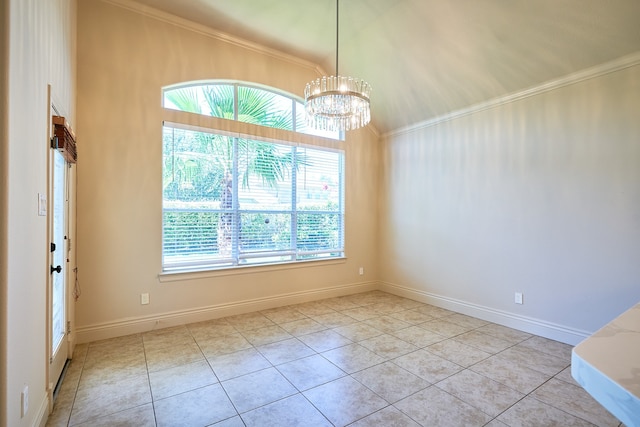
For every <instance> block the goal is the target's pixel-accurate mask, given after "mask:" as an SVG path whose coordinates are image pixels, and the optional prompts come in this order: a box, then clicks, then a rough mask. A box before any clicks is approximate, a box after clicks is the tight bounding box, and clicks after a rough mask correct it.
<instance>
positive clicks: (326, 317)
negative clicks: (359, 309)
mask: <svg viewBox="0 0 640 427" xmlns="http://www.w3.org/2000/svg"><path fill="white" fill-rule="evenodd" d="M312 318H313V320H315V321H316V322H318V323H320V324H322V325H324V326H326V327H327V328H338V327H340V326H347V325H351V324H353V323H356V322H357V320H356V319H354V318H353V317H350V316H347V315H346V314H342V313H339V312H335V313H327V314H320V315H318V316H312Z"/></svg>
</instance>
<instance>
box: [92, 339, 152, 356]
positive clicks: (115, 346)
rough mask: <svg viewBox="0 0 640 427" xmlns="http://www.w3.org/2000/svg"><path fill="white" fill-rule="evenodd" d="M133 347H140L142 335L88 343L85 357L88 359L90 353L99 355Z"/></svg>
mask: <svg viewBox="0 0 640 427" xmlns="http://www.w3.org/2000/svg"><path fill="white" fill-rule="evenodd" d="M135 346H138V348H139V347H140V346H142V334H131V335H125V336H122V337H116V338H109V339H106V340H100V341H93V342H91V343H89V348H88V349H87V357H89V356H90V354H91V353H95V354H98V355H99V354H104V353H109V352H110V351H119V350H122V349H124V348H128V347H135Z"/></svg>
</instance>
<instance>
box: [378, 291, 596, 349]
mask: <svg viewBox="0 0 640 427" xmlns="http://www.w3.org/2000/svg"><path fill="white" fill-rule="evenodd" d="M379 289H380V290H381V291H384V292H388V293H390V294H394V295H398V296H402V297H406V298H410V299H412V300H416V301H420V302H424V303H427V304H431V305H435V306H436V307H441V308H445V309H447V310H451V311H455V312H457V313H462V314H466V315H467V316H473V317H477V318H479V319H482V320H486V321H488V322H493V323H497V324H499V325H502V326H507V327H509V328H513V329H517V330H520V331H524V332H528V333H530V334H534V335H538V336H541V337H544V338H549V339H552V340H555V341H560V342H563V343H566V344H570V345H576V344H578V343H579V342H581V341H582V340H584V339H585V338H587V337H589V336H590V335H591V333H590V332H587V331H582V330H578V329H572V328H568V327H566V326H562V325H558V324H555V323H551V322H545V321H543V320H539V319H534V318H531V317H526V316H520V315H517V314H514V313H509V312H506V311H502V310H496V309H493V308H490V307H484V306H481V305H477V304H472V303H469V302H466V301H461V300H457V299H454V298H449V297H444V296H441V295H436V294H432V293H429V292H425V291H421V290H417V289H413V288H408V287H405V286H400V285H397V284H394V283H388V282H380V287H379Z"/></svg>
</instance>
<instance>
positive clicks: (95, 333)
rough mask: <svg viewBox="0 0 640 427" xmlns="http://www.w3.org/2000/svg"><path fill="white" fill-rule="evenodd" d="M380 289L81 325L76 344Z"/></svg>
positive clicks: (369, 286)
mask: <svg viewBox="0 0 640 427" xmlns="http://www.w3.org/2000/svg"><path fill="white" fill-rule="evenodd" d="M376 289H378V282H375V281H372V282H361V283H353V284H349V285H342V286H335V287H330V288H322V289H315V290H311V291H302V292H293V293H288V294H281V295H275V296H270V297H264V298H255V299H251V300H244V301H236V302H231V303H226V304H217V305H212V306H208V307H199V308H195V309H190V310H180V311H173V312H167V313H160V314H156V315H152V316H141V317H134V318H127V319H122V320H118V321H115V322H107V323H100V324H94V325H88V326H82V327H79V328H77V329H76V331H75V334H76V335H75V339H76V341H75V342H76V343H77V344H81V343H86V342H91V341H97V340H103V339H108V338H115V337H120V336H124V335H130V334H136V333H141V332H147V331H151V330H153V329H161V328H167V327H171V326H178V325H184V324H187V323H194V322H203V321H205V320H211V319H217V318H220V317H226V316H234V315H236V314H244V313H250V312H253V311H259V310H266V309H269V308H275V307H282V306H285V305H291V304H299V303H303V302H308V301H314V300H319V299H324V298H333V297H338V296H344V295H350V294H355V293H359V292H366V291H373V290H376Z"/></svg>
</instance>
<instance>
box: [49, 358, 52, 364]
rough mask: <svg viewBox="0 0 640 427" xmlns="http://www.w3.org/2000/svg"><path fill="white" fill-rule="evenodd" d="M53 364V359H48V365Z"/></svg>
mask: <svg viewBox="0 0 640 427" xmlns="http://www.w3.org/2000/svg"><path fill="white" fill-rule="evenodd" d="M52 363H53V357H50V358H49V365H51V364H52Z"/></svg>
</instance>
